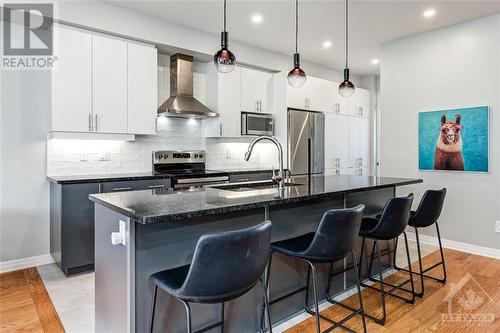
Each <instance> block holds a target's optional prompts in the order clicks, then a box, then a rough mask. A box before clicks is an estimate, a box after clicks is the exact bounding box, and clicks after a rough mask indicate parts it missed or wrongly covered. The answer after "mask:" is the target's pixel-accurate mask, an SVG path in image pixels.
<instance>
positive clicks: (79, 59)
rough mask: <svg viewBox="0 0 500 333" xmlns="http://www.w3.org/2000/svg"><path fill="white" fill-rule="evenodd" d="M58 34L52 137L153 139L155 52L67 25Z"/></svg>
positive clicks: (146, 46)
mask: <svg viewBox="0 0 500 333" xmlns="http://www.w3.org/2000/svg"><path fill="white" fill-rule="evenodd" d="M58 31H59V38H57V39H56V43H57V44H56V46H55V47H56V50H57V51H58V54H59V57H58V59H59V60H58V62H57V67H56V69H55V70H54V71H52V116H51V118H52V123H51V131H53V132H87V133H95V132H99V133H112V134H153V133H155V119H156V103H157V98H156V94H157V87H156V81H157V55H156V49H155V48H154V47H152V46H148V45H143V44H137V43H129V42H127V41H126V40H122V39H117V38H113V37H107V36H103V35H97V34H93V33H90V32H87V31H84V30H80V29H76V28H70V27H66V26H63V25H59V29H58Z"/></svg>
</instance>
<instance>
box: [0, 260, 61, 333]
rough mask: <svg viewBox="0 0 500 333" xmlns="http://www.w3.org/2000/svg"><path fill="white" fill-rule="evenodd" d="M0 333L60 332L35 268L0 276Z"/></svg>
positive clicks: (56, 318)
mask: <svg viewBox="0 0 500 333" xmlns="http://www.w3.org/2000/svg"><path fill="white" fill-rule="evenodd" d="M0 332H2V333H11V332H12V333H13V332H45V333H59V332H64V328H63V326H62V324H61V322H60V320H59V317H58V315H57V312H56V310H55V309H54V306H53V305H52V302H51V300H50V298H49V295H48V294H47V290H46V289H45V287H44V285H43V282H42V280H41V278H40V275H39V274H38V271H37V269H36V268H34V267H33V268H28V269H24V270H19V271H15V272H9V273H3V274H0Z"/></svg>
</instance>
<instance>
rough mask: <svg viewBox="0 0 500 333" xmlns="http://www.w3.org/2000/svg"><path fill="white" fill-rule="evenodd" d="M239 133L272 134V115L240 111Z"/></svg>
mask: <svg viewBox="0 0 500 333" xmlns="http://www.w3.org/2000/svg"><path fill="white" fill-rule="evenodd" d="M241 135H269V136H272V135H274V124H273V115H272V114H269V113H256V112H241Z"/></svg>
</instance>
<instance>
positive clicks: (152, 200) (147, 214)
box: [89, 175, 422, 224]
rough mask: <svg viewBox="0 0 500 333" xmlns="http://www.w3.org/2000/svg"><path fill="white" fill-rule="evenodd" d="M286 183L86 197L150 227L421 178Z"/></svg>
mask: <svg viewBox="0 0 500 333" xmlns="http://www.w3.org/2000/svg"><path fill="white" fill-rule="evenodd" d="M289 181H290V182H292V183H295V184H301V185H299V186H290V187H286V188H285V190H284V191H283V192H282V193H281V195H280V194H279V193H278V190H277V189H275V190H274V191H273V190H270V191H269V190H268V193H266V194H265V195H259V196H245V192H244V191H243V192H235V191H226V190H221V189H217V188H216V187H217V186H207V187H205V189H204V190H202V191H197V192H190V191H174V190H171V189H170V190H164V189H163V190H161V189H156V190H145V191H131V192H117V193H102V194H91V195H90V196H89V198H90V200H92V201H94V202H96V203H98V204H100V205H103V206H105V207H107V208H110V209H112V210H114V211H116V212H118V213H120V214H122V215H125V216H127V217H129V218H131V219H133V220H135V221H137V222H139V223H142V224H150V223H159V222H168V221H171V220H176V219H182V218H191V217H198V216H206V215H214V214H222V213H229V212H234V211H240V210H246V209H252V208H258V207H264V206H270V205H279V204H285V203H293V202H300V201H306V200H313V199H320V198H328V197H331V196H335V195H338V194H347V193H354V192H363V191H369V190H376V189H383V188H390V187H395V186H403V185H410V184H416V183H421V182H422V180H421V179H406V178H388V177H369V176H323V175H317V176H312V177H311V178H308V177H304V176H302V177H291V178H290V179H289Z"/></svg>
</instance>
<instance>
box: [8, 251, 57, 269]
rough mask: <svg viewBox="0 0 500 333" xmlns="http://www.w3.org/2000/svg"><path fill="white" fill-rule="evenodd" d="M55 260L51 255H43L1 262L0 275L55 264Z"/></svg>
mask: <svg viewBox="0 0 500 333" xmlns="http://www.w3.org/2000/svg"><path fill="white" fill-rule="evenodd" d="M54 262H55V260H54V258H52V256H51V255H50V254H42V255H39V256H33V257H27V258H22V259H16V260H9V261H2V262H0V273H5V272H11V271H16V270H18V269H25V268H30V267H36V266H41V265H47V264H53V263H54Z"/></svg>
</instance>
